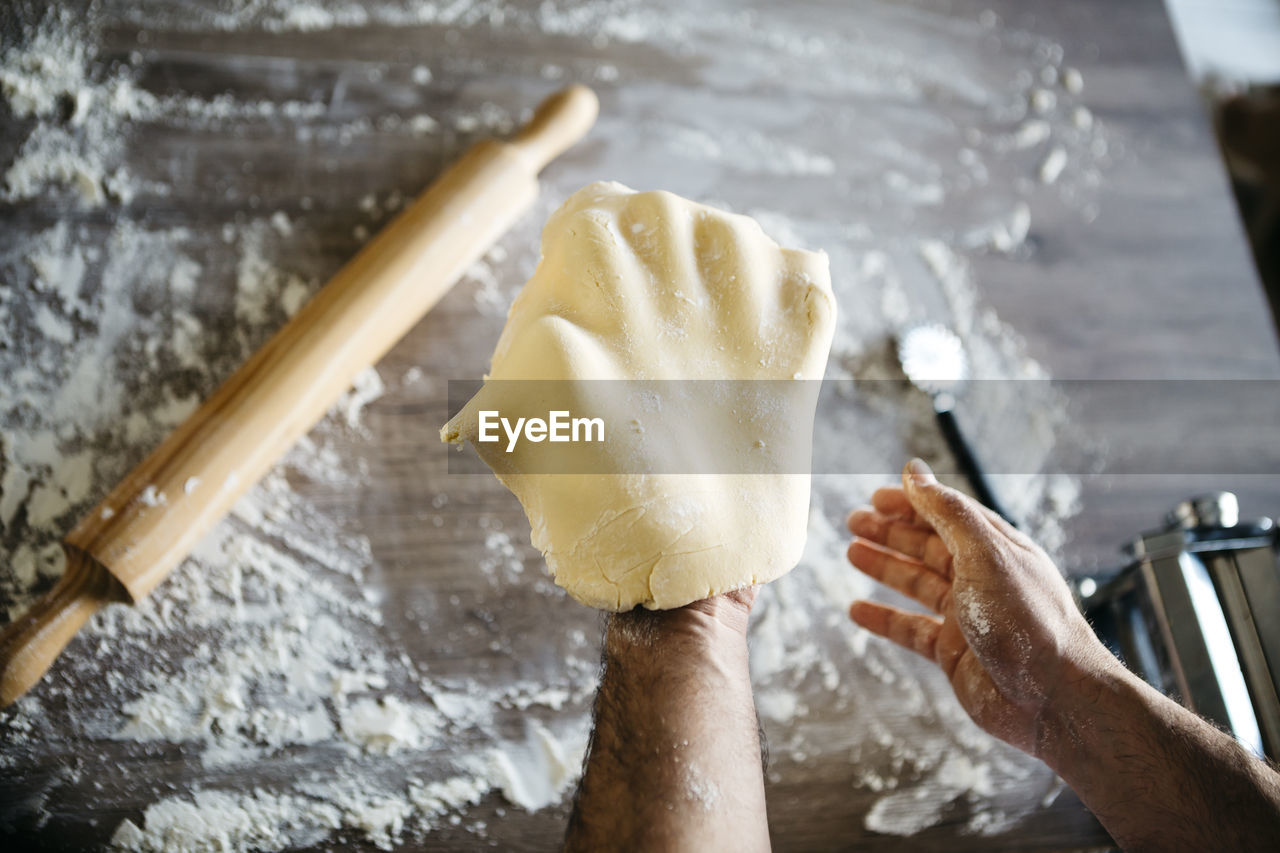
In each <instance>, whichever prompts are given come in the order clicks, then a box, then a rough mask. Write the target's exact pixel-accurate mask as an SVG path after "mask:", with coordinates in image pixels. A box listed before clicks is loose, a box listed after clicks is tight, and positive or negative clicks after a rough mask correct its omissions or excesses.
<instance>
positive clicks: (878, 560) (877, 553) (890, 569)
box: [849, 539, 951, 613]
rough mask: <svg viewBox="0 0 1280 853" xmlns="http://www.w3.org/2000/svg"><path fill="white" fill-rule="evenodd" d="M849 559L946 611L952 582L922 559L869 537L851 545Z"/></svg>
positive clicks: (907, 593)
mask: <svg viewBox="0 0 1280 853" xmlns="http://www.w3.org/2000/svg"><path fill="white" fill-rule="evenodd" d="M849 562H851V563H853V564H854V565H855V566H857V567H858V569H859V570H861V571H862V572H864V573H865V574H867V575H868V576H870V577H873V578H875V579H876V580H878V581H880V582H881V583H882V584H884V585H885V586H887V587H889V588H891V589H895V590H897V591H898V592H900V593H902V594H903V595H905V596H908V597H909V598H914V599H915V600H916V601H918V602H920V603H921V604H923V605H924V606H925V607H927V608H929V609H930V610H932V611H934V612H935V613H938V612H941V611H942V605H943V601H944V599H945V598H946V595H947V593H948V592H950V591H951V583H950V582H949V581H948V580H947V579H946V578H944V577H942V576H941V575H939V574H937V573H936V572H934V571H932V570H931V569H929V568H926V567H925V565H924V564H923V563H921V562H920V561H919V560H912V559H911V558H909V557H904V556H902V555H901V554H898V553H895V552H893V551H890V550H888V549H887V548H885V547H884V546H882V545H877V544H875V543H874V542H868V541H867V540H865V539H855V540H854V541H853V543H852V544H851V545H850V546H849Z"/></svg>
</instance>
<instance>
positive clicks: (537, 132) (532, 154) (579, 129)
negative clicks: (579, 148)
mask: <svg viewBox="0 0 1280 853" xmlns="http://www.w3.org/2000/svg"><path fill="white" fill-rule="evenodd" d="M599 112H600V101H599V99H598V98H596V93H595V92H593V91H591V90H590V89H588V88H587V87H586V86H582V85H573V86H569V87H568V88H565V89H561V90H560V91H559V92H556V93H555V94H554V95H552V96H551V97H549V98H547V99H546V100H545V101H543V102H542V103H541V104H539V105H538V109H536V110H535V111H534V113H533V117H532V118H530V119H529V123H528V124H526V125H525V126H524V127H523V128H522V129H521V130H520V132H519V133H517V134H516V135H515V136H514V137H513V138H512V139H511V140H510V141H509V142H508V143H507V145H508V146H510V147H511V148H512V149H514V150H515V151H516V153H518V154H519V155H520V156H521V157H523V158H524V159H525V160H526V162H527V163H528V164H529V168H530V169H532V171H533V173H534V174H535V175H536V174H537V173H538V172H541V171H542V169H543V167H544V166H546V165H547V164H548V163H550V162H551V161H552V160H554V159H555V158H557V157H559V156H560V155H561V154H563V153H564V152H565V151H567V150H568V149H569V148H570V147H571V146H572V145H573V144H574V143H575V142H577V141H578V140H579V139H581V138H582V137H583V136H584V135H586V132H587V131H588V130H590V129H591V125H593V124H595V121H596V115H597V114H598V113H599Z"/></svg>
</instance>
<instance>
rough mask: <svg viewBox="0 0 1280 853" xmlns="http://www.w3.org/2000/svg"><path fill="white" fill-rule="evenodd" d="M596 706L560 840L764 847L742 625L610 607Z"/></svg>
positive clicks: (573, 845) (586, 845) (625, 845)
mask: <svg viewBox="0 0 1280 853" xmlns="http://www.w3.org/2000/svg"><path fill="white" fill-rule="evenodd" d="M744 618H745V616H744ZM595 717H596V719H595V731H594V734H593V737H592V743H591V752H590V755H589V757H588V759H587V766H586V769H585V773H584V776H583V781H582V785H581V786H580V788H579V792H578V797H577V799H576V802H575V803H574V811H573V816H572V817H571V819H570V822H569V833H568V838H567V840H566V848H567V849H570V850H598V849H605V848H621V849H664V850H666V849H689V850H702V849H707V850H710V849H734V850H762V849H767V848H768V846H769V835H768V824H767V821H766V815H765V802H764V780H763V772H762V768H761V763H760V741H759V736H758V725H757V722H756V715H755V707H754V704H753V702H752V697H751V682H750V675H749V673H748V670H747V647H746V639H745V635H744V634H743V633H740V632H739V631H737V630H734V629H732V628H730V627H726V626H725V625H724V624H722V623H721V622H720V621H718V620H716V619H715V618H713V617H711V616H708V615H706V614H702V613H694V614H688V613H686V612H684V611H672V612H655V613H651V612H645V611H635V612H631V613H623V614H618V615H616V616H613V617H611V618H610V623H609V628H608V631H607V632H606V636H605V669H604V675H603V677H602V679H601V684H600V690H599V693H598V694H597V696H596V705H595Z"/></svg>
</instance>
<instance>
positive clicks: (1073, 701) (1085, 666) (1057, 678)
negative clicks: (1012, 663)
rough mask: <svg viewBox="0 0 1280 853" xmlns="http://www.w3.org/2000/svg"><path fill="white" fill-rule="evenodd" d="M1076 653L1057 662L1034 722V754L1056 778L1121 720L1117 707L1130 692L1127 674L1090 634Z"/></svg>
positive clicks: (1130, 679) (1131, 681) (1132, 679)
mask: <svg viewBox="0 0 1280 853" xmlns="http://www.w3.org/2000/svg"><path fill="white" fill-rule="evenodd" d="M1078 649H1079V650H1078V652H1077V653H1076V654H1073V655H1068V656H1065V657H1064V658H1063V660H1062V661H1061V663H1060V664H1059V666H1058V668H1057V671H1056V672H1055V674H1054V677H1053V678H1052V679H1051V680H1050V681H1049V685H1050V687H1049V690H1048V691H1047V693H1046V696H1045V699H1044V703H1043V705H1042V706H1041V709H1040V713H1039V715H1038V717H1037V720H1036V731H1035V748H1034V754H1035V756H1036V757H1037V758H1039V759H1041V760H1042V761H1044V762H1045V763H1046V764H1048V765H1049V766H1050V767H1052V768H1053V769H1054V770H1055V771H1057V772H1058V773H1059V774H1060V775H1064V771H1065V769H1066V768H1067V767H1068V766H1069V765H1070V764H1071V762H1072V760H1073V757H1074V756H1076V755H1077V754H1078V753H1082V754H1087V753H1088V751H1089V750H1090V749H1091V746H1092V742H1093V741H1094V740H1096V739H1097V738H1098V736H1099V735H1100V734H1102V732H1100V731H1099V724H1101V727H1102V728H1103V729H1106V730H1110V729H1111V728H1112V724H1113V723H1114V724H1120V723H1123V722H1124V721H1125V719H1126V717H1125V716H1124V714H1122V713H1120V714H1119V716H1118V717H1117V716H1116V715H1117V713H1118V711H1117V709H1118V707H1119V706H1120V705H1122V704H1124V703H1125V701H1126V697H1128V696H1129V694H1131V693H1132V692H1133V690H1134V689H1135V682H1136V681H1137V677H1136V676H1135V675H1133V674H1132V673H1131V672H1129V670H1128V669H1126V668H1125V666H1124V664H1123V663H1121V662H1120V661H1119V660H1118V659H1117V658H1116V657H1115V656H1114V655H1112V654H1111V652H1110V651H1108V650H1107V648H1106V647H1105V646H1103V645H1102V643H1100V642H1098V641H1097V639H1096V638H1095V637H1094V636H1093V634H1092V632H1090V634H1089V636H1088V640H1087V642H1082V643H1081V644H1080V645H1079V647H1078Z"/></svg>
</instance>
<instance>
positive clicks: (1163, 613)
mask: <svg viewBox="0 0 1280 853" xmlns="http://www.w3.org/2000/svg"><path fill="white" fill-rule="evenodd" d="M1239 516H1240V512H1239V504H1238V502H1237V500H1236V496H1235V495H1234V494H1232V493H1230V492H1215V493H1212V494H1207V495H1201V496H1199V497H1195V498H1192V499H1190V500H1187V501H1183V502H1182V503H1180V504H1178V506H1176V507H1175V508H1174V509H1173V511H1172V512H1170V513H1169V515H1168V516H1167V518H1166V522H1165V526H1164V527H1162V528H1159V529H1157V530H1152V531H1149V532H1147V533H1144V534H1143V535H1142V536H1140V537H1138V538H1137V539H1136V540H1134V541H1133V542H1132V543H1131V544H1130V545H1129V546H1128V547H1127V548H1126V549H1125V550H1126V552H1127V553H1128V554H1129V556H1131V557H1132V562H1131V563H1130V564H1129V565H1128V566H1126V567H1125V568H1124V569H1122V570H1120V571H1119V572H1118V573H1115V574H1113V575H1111V576H1109V577H1106V578H1098V577H1084V578H1080V579H1077V580H1076V581H1075V582H1074V586H1075V589H1076V592H1077V595H1078V596H1079V598H1080V602H1081V607H1082V608H1083V610H1084V612H1085V615H1086V616H1088V617H1089V619H1090V621H1091V622H1092V624H1093V626H1094V629H1095V630H1096V631H1097V633H1098V635H1099V636H1100V637H1101V638H1102V639H1103V641H1104V642H1105V643H1106V644H1107V645H1108V646H1109V647H1110V648H1111V650H1112V651H1113V652H1115V654H1116V655H1117V656H1119V657H1120V659H1121V660H1123V661H1124V662H1125V663H1126V664H1127V665H1128V666H1129V668H1130V669H1132V670H1133V671H1134V672H1135V673H1137V674H1138V675H1140V676H1142V677H1143V678H1145V679H1146V680H1147V681H1148V682H1149V683H1150V684H1152V685H1154V686H1155V687H1156V688H1158V689H1159V690H1161V691H1163V692H1165V693H1167V694H1169V695H1171V696H1173V697H1174V698H1176V699H1178V700H1179V701H1180V702H1182V703H1183V704H1184V705H1186V706H1187V707H1189V708H1191V709H1192V710H1194V711H1196V712H1197V713H1199V714H1201V715H1203V716H1205V717H1207V718H1209V719H1210V720H1212V721H1214V722H1216V723H1218V724H1219V725H1221V726H1223V727H1224V728H1226V729H1228V730H1230V731H1231V732H1233V733H1234V734H1235V735H1236V737H1237V738H1238V739H1239V740H1240V742H1241V743H1242V744H1244V745H1245V746H1246V747H1248V748H1249V749H1251V750H1253V751H1254V752H1255V753H1257V754H1259V755H1266V756H1268V757H1270V758H1272V759H1280V692H1278V691H1277V686H1280V568H1278V567H1277V552H1278V550H1280V533H1278V531H1277V527H1276V524H1275V522H1274V521H1273V520H1272V519H1269V518H1261V519H1257V520H1250V521H1241V520H1240V517H1239Z"/></svg>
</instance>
